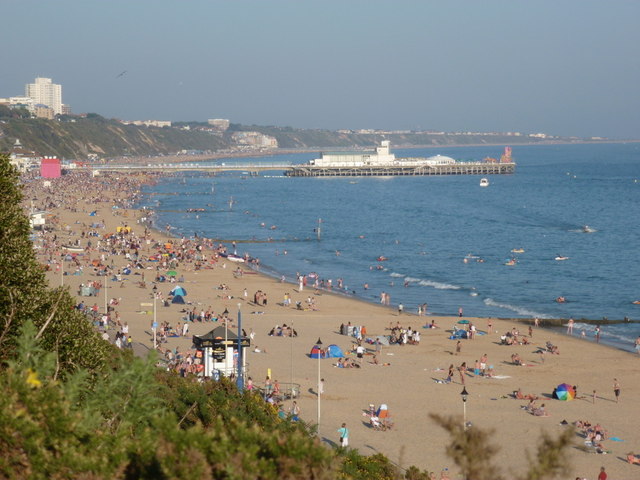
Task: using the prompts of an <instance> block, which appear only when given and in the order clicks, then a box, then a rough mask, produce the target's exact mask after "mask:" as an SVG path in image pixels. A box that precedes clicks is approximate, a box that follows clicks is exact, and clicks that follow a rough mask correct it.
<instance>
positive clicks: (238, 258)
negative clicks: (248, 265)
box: [220, 253, 245, 263]
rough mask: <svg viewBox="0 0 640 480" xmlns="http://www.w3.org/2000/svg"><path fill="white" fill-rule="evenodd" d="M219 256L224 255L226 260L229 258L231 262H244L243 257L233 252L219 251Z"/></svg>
mask: <svg viewBox="0 0 640 480" xmlns="http://www.w3.org/2000/svg"><path fill="white" fill-rule="evenodd" d="M220 256H221V257H224V258H226V259H227V260H230V261H232V262H238V263H244V262H245V260H244V258H243V257H241V256H239V255H234V254H233V253H221V254H220Z"/></svg>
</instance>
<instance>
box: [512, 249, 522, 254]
mask: <svg viewBox="0 0 640 480" xmlns="http://www.w3.org/2000/svg"><path fill="white" fill-rule="evenodd" d="M511 253H524V248H514V249H512V250H511Z"/></svg>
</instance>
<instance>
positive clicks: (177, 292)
mask: <svg viewBox="0 0 640 480" xmlns="http://www.w3.org/2000/svg"><path fill="white" fill-rule="evenodd" d="M169 294H170V295H176V296H181V297H184V296H186V295H187V291H186V290H185V289H184V288H183V287H181V286H180V285H178V286H176V287H174V289H173V290H171V292H169Z"/></svg>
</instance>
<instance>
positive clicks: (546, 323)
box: [137, 174, 640, 353]
mask: <svg viewBox="0 0 640 480" xmlns="http://www.w3.org/2000/svg"><path fill="white" fill-rule="evenodd" d="M161 175H162V174H161ZM144 196H148V197H151V196H153V193H145V194H141V195H140V196H139V197H138V201H140V200H141V199H142V198H143V197H144ZM137 208H139V207H137ZM149 228H150V229H152V230H154V231H155V232H157V233H158V234H161V235H167V234H168V235H169V236H170V237H171V238H175V239H178V238H180V236H179V235H177V234H173V233H171V232H169V233H167V232H164V231H162V229H161V228H159V227H157V226H149ZM189 238H191V239H193V237H189ZM210 240H212V241H213V242H219V243H226V244H231V243H232V242H235V243H237V244H252V243H274V244H277V243H278V241H277V240H264V241H260V240H246V239H245V240H239V239H226V240H225V239H220V238H211V239H210ZM239 253H241V252H239ZM260 265H261V267H263V270H260V269H255V267H253V266H252V265H249V264H246V265H245V266H246V268H249V269H251V270H254V271H255V272H256V273H258V274H260V275H263V276H264V277H265V278H269V279H271V280H273V281H276V282H279V283H282V282H281V280H280V279H281V278H282V277H284V278H285V282H284V283H285V284H287V285H289V286H290V288H294V287H295V285H296V283H295V282H294V281H292V280H291V279H290V277H291V275H290V273H287V272H284V271H280V270H277V269H275V268H273V267H271V266H269V265H264V264H262V263H260ZM265 269H266V270H267V271H265ZM316 290H318V291H321V292H323V293H325V294H334V295H337V296H340V297H342V298H345V299H349V300H355V301H357V302H364V303H366V304H368V305H373V306H376V307H379V308H384V309H387V310H389V311H395V309H396V308H397V304H395V303H394V304H392V305H389V306H383V305H380V303H379V302H378V301H377V300H372V299H370V298H368V297H365V296H362V295H359V294H357V293H349V292H348V291H346V290H339V289H338V288H333V289H331V290H329V289H327V288H325V287H318V288H316ZM405 315H407V316H414V317H415V318H421V317H420V316H418V315H417V314H415V313H413V312H408V311H407V312H405ZM427 316H428V317H429V318H432V317H434V318H441V319H446V318H449V317H451V314H446V313H441V312H429V313H428V314H427ZM425 318H427V317H425ZM465 318H466V319H469V320H473V321H478V322H479V321H482V322H486V321H487V320H489V319H496V320H500V321H505V322H515V323H518V324H523V325H532V324H533V323H534V318H533V317H512V316H506V317H502V316H483V317H470V316H465ZM573 320H574V321H575V322H576V323H584V324H587V325H593V326H597V325H603V326H607V325H627V324H640V320H624V319H620V320H616V319H611V320H610V319H589V318H584V317H580V318H578V317H576V318H574V319H573ZM568 321H569V318H547V317H544V318H542V317H541V318H539V323H540V327H541V328H549V329H553V330H554V331H556V332H557V333H558V334H560V335H564V333H563V332H564V331H565V330H566V324H567V322H568ZM574 336H575V337H576V338H579V339H580V340H582V341H584V340H586V341H588V342H589V343H595V342H594V341H593V340H592V339H591V337H587V338H586V339H585V338H580V337H579V335H574ZM633 340H634V338H632V337H629V340H628V344H625V343H624V342H622V341H619V340H618V341H615V340H609V339H606V338H602V339H601V341H600V344H602V345H606V346H609V347H611V348H615V349H617V350H620V351H623V352H627V353H633V352H634V345H633Z"/></svg>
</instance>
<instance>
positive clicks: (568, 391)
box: [556, 383, 576, 401]
mask: <svg viewBox="0 0 640 480" xmlns="http://www.w3.org/2000/svg"><path fill="white" fill-rule="evenodd" d="M556 397H557V398H558V400H564V401H568V400H573V399H574V398H575V397H576V391H575V390H574V389H573V387H572V386H571V385H569V384H568V383H561V384H560V385H558V386H557V387H556Z"/></svg>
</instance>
